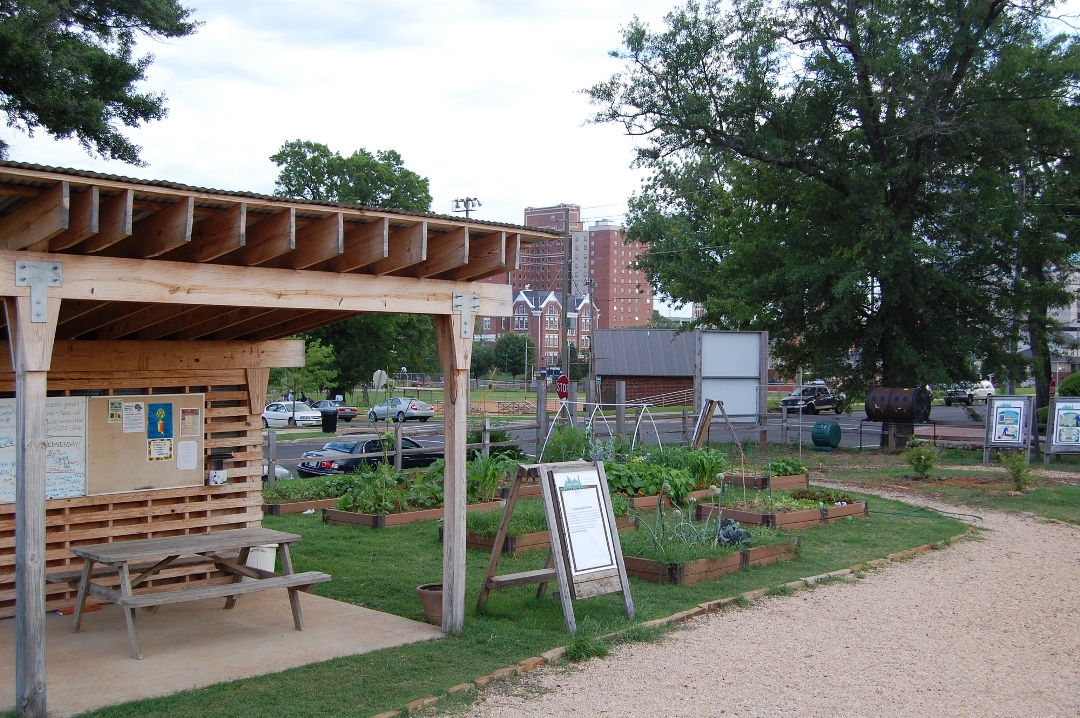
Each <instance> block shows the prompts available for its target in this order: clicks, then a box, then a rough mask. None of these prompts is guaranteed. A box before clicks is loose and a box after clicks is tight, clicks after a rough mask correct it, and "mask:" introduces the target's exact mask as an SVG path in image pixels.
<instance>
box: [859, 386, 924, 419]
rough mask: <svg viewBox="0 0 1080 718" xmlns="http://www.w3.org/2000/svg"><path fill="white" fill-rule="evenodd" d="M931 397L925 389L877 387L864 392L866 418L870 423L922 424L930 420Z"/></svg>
mask: <svg viewBox="0 0 1080 718" xmlns="http://www.w3.org/2000/svg"><path fill="white" fill-rule="evenodd" d="M932 400H933V396H932V395H931V394H930V392H929V391H927V390H926V387H922V386H920V387H916V388H915V389H900V388H895V387H885V386H878V387H874V388H873V389H871V390H870V391H868V392H866V418H867V419H869V420H870V421H911V422H916V423H918V422H923V421H926V420H928V419H929V418H930V403H931V401H932Z"/></svg>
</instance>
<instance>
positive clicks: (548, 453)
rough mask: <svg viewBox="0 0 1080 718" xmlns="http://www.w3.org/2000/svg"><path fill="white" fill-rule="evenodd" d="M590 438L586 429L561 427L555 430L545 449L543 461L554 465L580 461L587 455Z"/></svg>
mask: <svg viewBox="0 0 1080 718" xmlns="http://www.w3.org/2000/svg"><path fill="white" fill-rule="evenodd" d="M587 448H588V436H587V435H586V433H585V430H584V429H578V428H575V427H573V426H567V425H564V426H560V427H558V428H556V429H555V432H554V433H553V434H552V435H551V438H550V439H549V440H548V442H547V446H545V447H544V451H543V454H542V456H541V461H542V462H544V463H549V464H554V463H558V462H560V461H580V460H581V459H583V458H584V457H585V456H586V455H587V453H588V452H587Z"/></svg>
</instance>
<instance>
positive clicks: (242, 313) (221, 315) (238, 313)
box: [162, 307, 275, 411]
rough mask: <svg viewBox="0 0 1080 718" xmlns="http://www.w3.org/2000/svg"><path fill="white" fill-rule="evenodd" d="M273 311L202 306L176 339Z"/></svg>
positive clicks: (189, 336)
mask: <svg viewBox="0 0 1080 718" xmlns="http://www.w3.org/2000/svg"><path fill="white" fill-rule="evenodd" d="M273 311H275V310H274V309H273V308H272V307H240V308H239V309H233V310H228V309H226V308H225V307H202V308H201V309H200V310H199V311H198V312H196V313H195V314H194V315H188V316H187V317H185V320H186V324H187V326H185V327H184V328H183V329H182V330H180V331H177V332H176V339H201V338H202V337H205V336H207V335H209V334H213V333H214V332H220V331H223V330H225V329H228V328H229V327H231V326H233V325H235V324H240V323H241V322H246V321H248V320H249V319H254V318H256V317H261V316H262V315H264V314H269V313H270V312H273ZM162 336H168V335H167V334H165V335H162ZM260 411H261V410H260Z"/></svg>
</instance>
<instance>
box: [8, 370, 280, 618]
mask: <svg viewBox="0 0 1080 718" xmlns="http://www.w3.org/2000/svg"><path fill="white" fill-rule="evenodd" d="M13 389H14V377H13V376H12V375H10V374H8V375H0V392H3V391H8V392H9V391H13ZM80 390H82V391H85V390H102V391H104V392H105V393H106V394H123V393H139V394H153V393H159V394H162V393H199V392H203V393H205V394H206V411H205V413H204V416H205V419H204V421H205V425H204V430H205V434H204V437H205V442H204V445H205V449H204V451H205V456H204V467H203V468H204V471H205V472H207V474H208V473H209V470H210V468H211V456H213V457H214V458H215V459H217V458H226V459H227V460H226V461H225V462H224V468H225V470H226V471H228V475H229V483H227V484H224V485H222V486H205V485H204V486H197V487H189V488H182V489H164V490H158V491H134V492H128V493H121V494H109V495H106V496H84V497H79V498H73V499H57V500H54V501H49V502H47V504H46V519H45V520H46V531H47V534H46V536H47V539H46V547H45V550H46V562H47V564H46V565H47V566H48V568H47V570H48V571H49V572H52V571H60V570H72V569H77V568H79V567H81V565H82V562H81V561H79V560H77V559H76V560H74V561H73V559H72V556H71V553H70V552H69V551H68V549H69V548H70V547H71V546H78V545H80V544H91V543H101V542H103V541H125V540H131V539H140V538H150V537H154V536H176V535H185V534H197V533H205V532H207V531H211V530H221V529H231V528H247V527H251V526H259V525H260V522H261V520H262V509H261V505H262V431H261V428H262V418H261V417H260V416H259V415H258V414H251V413H250V411H251V410H250V402H249V394H250V393H251V392H252V391H254V392H256V393H257V392H259V391H261V392H263V393H265V387H262V388H261V390H260V389H259V388H257V387H248V385H247V373H246V372H245V371H244V370H243V369H236V370H231V371H221V370H218V371H212V372H176V371H170V372H157V373H155V372H143V373H139V374H131V373H128V374H126V376H115V377H106V378H101V377H100V375H99V376H98V377H96V378H91V377H89V376H85V377H84V376H79V375H77V374H71V375H66V376H57V375H50V376H49V392H50V393H69V392H74V391H80ZM223 454H224V455H225V457H222V455H223ZM230 455H231V459H228V458H227V457H228V456H230ZM65 567H67V568H66V569H65ZM221 576H222V575H221V574H219V573H216V572H207V571H206V569H205V567H202V568H199V567H189V568H177V569H170V570H166V571H163V572H162V573H161V574H160V578H155V580H154V581H152V582H150V583H149V584H148V585H149V586H150V588H151V589H152V588H153V587H154V586H162V585H164V584H168V583H177V582H199V581H206V580H212V579H217V578H220V577H221ZM46 592H47V593H46V598H47V603H46V607H47V608H48V609H49V610H53V609H56V608H60V607H64V606H71V605H73V604H74V602H75V592H74V591H72V590H70V589H69V588H68V587H67V586H65V585H56V584H47V585H46ZM91 600H93V599H91ZM14 613H15V504H0V618H2V617H8V616H12V615H14Z"/></svg>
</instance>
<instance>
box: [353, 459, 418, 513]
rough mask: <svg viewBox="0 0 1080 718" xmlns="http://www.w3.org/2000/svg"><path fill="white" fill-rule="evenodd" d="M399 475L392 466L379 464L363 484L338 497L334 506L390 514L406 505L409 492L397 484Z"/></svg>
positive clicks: (363, 511)
mask: <svg viewBox="0 0 1080 718" xmlns="http://www.w3.org/2000/svg"><path fill="white" fill-rule="evenodd" d="M398 480H399V476H398V473H397V472H396V471H394V469H393V467H392V466H389V465H388V464H379V465H378V467H377V468H376V469H375V472H374V473H373V474H371V475H370V476H369V477H368V480H367V481H366V482H365V483H364V485H363V486H362V487H361V488H360V489H359V490H358V491H355V492H353V493H348V494H345V495H344V496H342V497H341V498H340V499H338V501H337V504H336V505H335V507H336V508H338V509H341V510H343V511H356V512H359V513H364V514H383V515H385V514H392V513H396V512H398V511H401V510H403V509H404V508H406V507H407V506H408V499H409V494H408V492H407V491H406V490H405V489H404V488H403V487H402V486H400V485H398Z"/></svg>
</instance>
